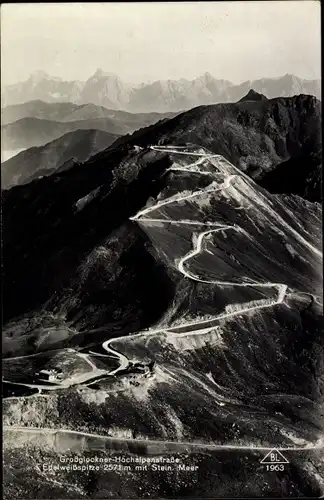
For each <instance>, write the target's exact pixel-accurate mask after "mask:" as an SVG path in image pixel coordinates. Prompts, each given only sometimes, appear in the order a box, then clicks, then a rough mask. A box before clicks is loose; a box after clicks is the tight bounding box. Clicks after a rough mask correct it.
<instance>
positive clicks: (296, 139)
mask: <svg viewBox="0 0 324 500" xmlns="http://www.w3.org/2000/svg"><path fill="white" fill-rule="evenodd" d="M186 142H191V143H193V144H199V145H201V146H204V147H206V148H208V149H210V150H211V151H213V152H214V153H216V154H221V155H223V156H224V157H225V158H226V159H227V160H229V161H230V162H231V163H233V164H234V165H235V166H237V167H238V168H239V169H240V170H242V171H244V172H246V173H247V174H248V175H249V176H251V177H252V178H253V179H254V180H256V181H257V182H259V183H262V179H263V177H264V176H266V175H267V174H268V173H269V172H271V171H272V170H273V169H275V172H274V174H273V176H272V180H271V182H270V181H269V182H268V181H267V180H265V182H266V184H265V186H266V187H268V188H269V189H271V191H272V192H282V191H283V188H284V192H287V193H295V194H299V195H301V196H303V197H305V198H307V199H310V200H312V201H320V192H319V188H318V187H316V186H319V185H320V179H321V177H320V175H319V174H320V163H321V158H320V156H321V151H322V146H321V103H320V101H318V100H317V99H316V98H315V97H313V96H307V95H299V96H295V97H289V98H276V99H269V100H267V99H266V100H264V99H259V100H255V99H253V100H251V98H250V97H248V96H247V97H246V98H244V100H241V101H240V102H237V103H230V104H217V105H213V106H200V107H198V108H194V109H192V110H190V111H187V112H185V113H182V114H180V115H178V116H176V117H175V118H173V119H171V120H168V121H166V122H163V123H158V124H156V125H155V126H152V127H149V128H145V129H142V130H139V131H136V132H135V133H134V134H133V135H132V136H131V137H129V136H125V137H121V138H120V139H119V140H118V141H117V142H116V144H115V145H118V144H123V143H130V144H139V145H143V146H145V145H147V144H157V143H159V144H167V143H173V144H178V145H181V144H183V143H186ZM288 160H289V164H288V167H285V166H284V165H283V169H284V170H285V171H287V168H288V172H289V173H288V174H285V175H288V178H289V176H290V175H292V172H293V171H295V170H296V169H298V173H297V176H298V179H300V180H299V181H298V182H297V177H296V183H295V181H294V180H292V182H290V183H289V182H287V181H285V182H284V184H283V185H282V187H281V188H279V185H280V182H281V181H280V175H281V174H280V173H281V167H280V166H279V165H280V164H282V163H284V162H287V161H288ZM289 165H291V167H289ZM269 175H270V174H269ZM307 179H312V180H310V181H307V187H306V184H305V182H306V180H307Z"/></svg>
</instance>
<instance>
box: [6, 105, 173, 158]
mask: <svg viewBox="0 0 324 500" xmlns="http://www.w3.org/2000/svg"><path fill="white" fill-rule="evenodd" d="M174 115H175V114H174V113H165V114H159V113H137V114H133V113H127V112H125V111H116V110H109V109H106V108H104V107H102V106H96V105H94V104H86V105H77V104H73V103H46V102H43V101H31V102H27V103H24V104H18V105H13V106H6V107H5V108H3V109H2V110H1V123H2V127H1V139H2V150H3V151H8V150H10V151H11V150H12V151H14V150H20V149H27V148H30V147H34V146H42V145H44V144H46V143H48V142H50V141H53V140H55V139H58V138H59V137H61V136H62V135H64V134H67V133H69V132H73V131H75V130H82V129H83V130H101V131H104V132H108V133H109V134H113V135H115V136H119V135H124V134H128V133H132V132H134V131H135V130H137V129H139V128H141V127H145V126H148V125H152V124H153V123H156V122H158V121H159V120H164V119H165V118H171V117H173V116H174Z"/></svg>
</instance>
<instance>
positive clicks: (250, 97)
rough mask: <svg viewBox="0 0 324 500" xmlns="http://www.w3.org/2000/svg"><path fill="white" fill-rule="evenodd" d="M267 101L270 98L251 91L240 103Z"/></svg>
mask: <svg viewBox="0 0 324 500" xmlns="http://www.w3.org/2000/svg"><path fill="white" fill-rule="evenodd" d="M267 100H268V98H267V97H266V96H265V95H263V94H259V92H256V91H255V90H253V89H251V90H249V92H248V93H247V94H246V95H245V96H244V97H242V99H240V100H239V101H238V102H244V101H267Z"/></svg>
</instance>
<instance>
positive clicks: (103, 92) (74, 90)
mask: <svg viewBox="0 0 324 500" xmlns="http://www.w3.org/2000/svg"><path fill="white" fill-rule="evenodd" d="M250 89H255V90H256V91H257V92H259V93H261V94H264V95H265V96H266V97H267V98H273V97H278V96H283V97H285V96H292V95H296V94H311V95H314V96H316V97H317V98H320V95H321V91H320V89H321V84H320V81H318V80H303V79H301V78H298V77H296V76H295V75H288V74H287V75H284V76H282V77H279V78H263V79H260V80H253V81H246V82H243V83H241V84H239V85H234V84H233V83H232V82H230V81H228V80H222V79H216V78H214V77H213V76H212V75H210V73H205V74H204V75H202V76H200V77H198V78H195V79H194V80H186V79H185V78H181V79H180V80H157V81H155V82H152V83H148V84H144V83H143V84H140V85H134V84H128V83H125V82H122V81H121V79H120V78H119V77H118V76H117V75H115V74H113V73H106V72H104V71H103V70H101V69H98V70H97V71H96V72H95V73H94V74H93V75H92V76H91V77H90V78H89V79H88V80H87V81H86V82H83V83H81V82H63V81H62V80H60V79H58V78H50V77H49V76H48V75H45V74H43V76H42V75H32V76H31V77H30V78H29V80H27V81H26V82H22V83H18V84H15V85H11V86H8V87H4V88H3V89H2V102H3V104H4V105H10V104H17V103H23V102H26V101H29V100H35V99H41V100H44V101H48V102H63V101H64V102H67V101H70V102H74V103H77V104H84V103H85V104H87V103H94V104H97V105H100V106H106V107H108V108H113V109H124V110H127V111H131V112H149V111H152V110H153V111H157V112H169V111H175V112H178V111H180V110H184V109H190V108H192V107H194V106H199V105H202V104H215V103H219V102H232V101H238V100H239V99H241V98H242V97H243V96H244V95H245V94H247V92H249V90H250Z"/></svg>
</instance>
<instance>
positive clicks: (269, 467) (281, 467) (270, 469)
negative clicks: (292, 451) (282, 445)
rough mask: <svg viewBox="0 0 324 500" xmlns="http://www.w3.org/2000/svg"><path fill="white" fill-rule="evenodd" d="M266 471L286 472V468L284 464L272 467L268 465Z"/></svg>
mask: <svg viewBox="0 0 324 500" xmlns="http://www.w3.org/2000/svg"><path fill="white" fill-rule="evenodd" d="M266 469H267V470H268V471H271V472H279V471H282V470H285V466H284V464H271V465H266Z"/></svg>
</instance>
